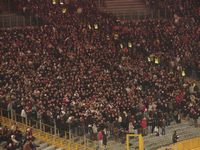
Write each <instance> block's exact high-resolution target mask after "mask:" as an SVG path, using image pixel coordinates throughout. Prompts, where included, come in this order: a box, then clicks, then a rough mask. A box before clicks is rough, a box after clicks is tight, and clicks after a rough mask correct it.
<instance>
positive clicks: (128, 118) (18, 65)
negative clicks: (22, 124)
mask: <svg viewBox="0 0 200 150" xmlns="http://www.w3.org/2000/svg"><path fill="white" fill-rule="evenodd" d="M176 1H178V0H175V1H174V5H171V7H169V11H171V13H173V14H174V16H173V17H172V18H170V19H163V18H160V19H145V20H129V21H126V20H120V19H117V18H115V17H113V16H111V15H109V14H105V13H102V12H99V11H98V10H97V8H96V7H95V4H94V3H93V1H92V0H87V1H86V0H80V1H63V2H62V3H58V2H57V1H56V0H55V1H50V0H27V1H23V2H21V1H18V0H14V1H13V2H14V3H15V6H17V10H18V11H19V12H21V13H23V14H28V13H29V14H34V15H37V16H39V17H40V18H42V20H43V22H44V25H42V26H39V27H23V28H17V29H0V49H1V51H0V57H1V58H0V68H1V69H0V70H1V72H0V79H1V80H0V81H1V82H0V85H1V86H0V99H1V100H0V107H2V108H8V109H10V108H11V107H12V109H13V110H15V111H16V113H18V114H21V112H23V113H22V114H23V117H28V118H32V119H34V120H40V119H41V120H42V122H44V123H46V124H49V125H54V122H55V123H56V125H57V127H58V128H59V130H60V131H61V132H62V131H64V130H68V129H69V126H70V128H71V129H73V128H80V129H83V128H84V129H85V130H84V131H86V132H92V133H97V131H98V130H102V129H103V128H104V127H107V129H108V130H109V131H110V133H111V135H113V136H117V135H119V134H118V132H119V131H120V132H122V131H123V132H133V131H134V132H140V133H141V132H142V133H143V134H147V131H146V130H145V129H147V127H148V126H149V127H151V131H149V132H153V131H154V128H155V127H160V128H162V126H165V125H169V124H170V122H171V121H172V120H176V121H177V123H179V122H180V116H182V115H183V116H184V117H186V116H189V117H192V118H193V119H195V120H196V119H197V118H198V117H199V113H200V109H199V108H200V100H199V98H200V93H199V92H198V88H197V86H196V85H195V84H189V82H188V81H187V80H185V77H186V76H189V75H193V74H195V75H196V76H197V78H200V49H199V47H200V41H199V37H200V27H199V20H198V18H199V13H200V10H199V1H198V0H190V1H189V0H187V2H188V3H189V5H184V2H182V3H181V2H180V3H179V7H177V5H175V4H176ZM173 6H174V7H173ZM24 112H25V113H24ZM90 129H91V130H90ZM115 129H116V130H115ZM122 129H123V130H122ZM115 131H117V133H116V132H115Z"/></svg>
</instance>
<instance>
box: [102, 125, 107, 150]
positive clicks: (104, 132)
mask: <svg viewBox="0 0 200 150" xmlns="http://www.w3.org/2000/svg"><path fill="white" fill-rule="evenodd" d="M102 133H103V147H104V150H106V149H107V130H106V128H104V129H103V132H102Z"/></svg>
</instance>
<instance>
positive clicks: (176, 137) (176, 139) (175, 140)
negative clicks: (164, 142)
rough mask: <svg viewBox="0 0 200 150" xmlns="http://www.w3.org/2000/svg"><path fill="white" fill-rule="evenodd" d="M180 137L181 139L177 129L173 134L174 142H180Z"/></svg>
mask: <svg viewBox="0 0 200 150" xmlns="http://www.w3.org/2000/svg"><path fill="white" fill-rule="evenodd" d="M178 139H179V136H178V134H177V133H176V131H174V134H173V136H172V142H173V143H177V142H178Z"/></svg>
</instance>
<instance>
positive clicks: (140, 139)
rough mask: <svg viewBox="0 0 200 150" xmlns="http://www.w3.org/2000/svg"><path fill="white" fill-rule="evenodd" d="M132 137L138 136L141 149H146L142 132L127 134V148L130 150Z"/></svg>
mask: <svg viewBox="0 0 200 150" xmlns="http://www.w3.org/2000/svg"><path fill="white" fill-rule="evenodd" d="M130 137H138V138H139V139H138V140H139V142H138V147H139V150H144V141H143V138H142V135H141V134H126V150H130Z"/></svg>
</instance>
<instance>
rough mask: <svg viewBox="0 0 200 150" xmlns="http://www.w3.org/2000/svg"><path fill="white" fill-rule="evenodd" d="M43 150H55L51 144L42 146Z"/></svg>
mask: <svg viewBox="0 0 200 150" xmlns="http://www.w3.org/2000/svg"><path fill="white" fill-rule="evenodd" d="M44 150H56V146H54V145H51V146H48V147H46V148H44Z"/></svg>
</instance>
